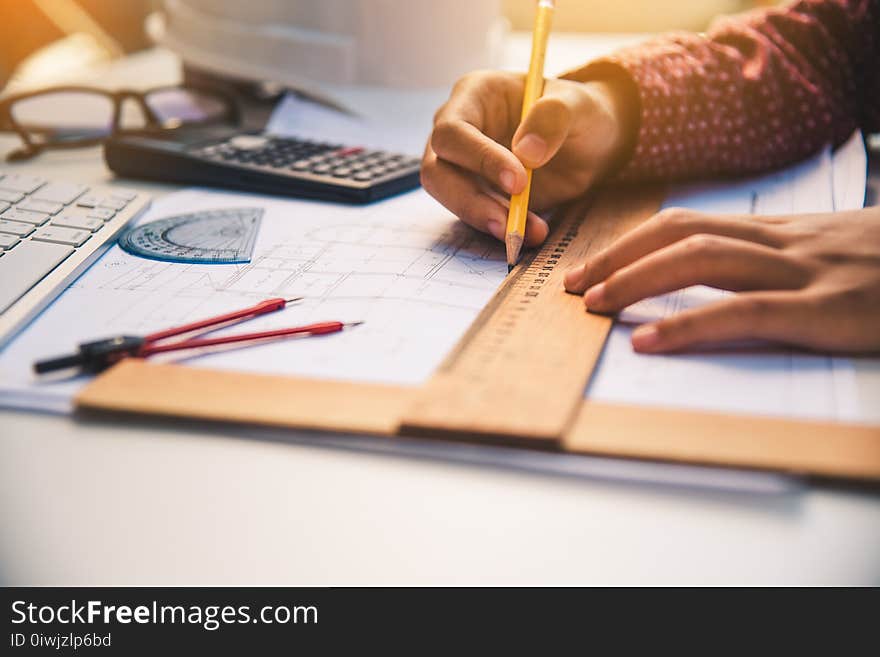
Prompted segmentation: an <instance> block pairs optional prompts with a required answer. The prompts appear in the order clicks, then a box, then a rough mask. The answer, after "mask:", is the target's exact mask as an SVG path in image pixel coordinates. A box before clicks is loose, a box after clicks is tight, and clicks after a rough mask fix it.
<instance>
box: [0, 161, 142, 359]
mask: <svg viewBox="0 0 880 657" xmlns="http://www.w3.org/2000/svg"><path fill="white" fill-rule="evenodd" d="M149 204H150V198H149V196H147V195H146V194H140V193H138V192H134V191H131V190H127V189H121V188H117V187H89V186H87V185H79V184H76V183H69V182H61V181H56V180H47V179H45V178H39V177H34V176H25V175H21V174H16V173H11V172H9V171H2V170H0V346H2V345H3V344H4V343H6V342H7V341H9V339H11V338H12V336H13V335H15V333H16V332H17V331H18V330H20V329H21V328H22V327H23V326H24V325H25V324H26V323H27V322H28V321H30V320H31V319H32V318H33V317H34V316H35V315H36V314H37V313H39V312H40V311H41V310H42V309H43V308H44V307H45V306H46V305H47V304H48V303H49V302H50V301H51V300H52V299H53V298H55V297H56V296H57V295H58V294H59V293H60V292H61V291H62V290H63V289H64V288H65V287H66V286H67V285H68V284H69V283H70V282H71V281H72V280H73V279H74V278H76V277H77V276H78V275H79V274H80V273H82V272H83V271H84V270H85V269H86V268H87V267H88V266H89V265H90V264H91V263H92V262H94V261H95V260H96V259H97V258H98V257H99V256H100V255H101V254H102V253H103V252H104V251H105V250H106V249H107V248H108V247H109V246H110V244H111V243H112V242H113V239H114V238H115V237H116V236H117V235H118V234H119V232H120V231H121V230H122V229H123V228H124V227H125V225H126V224H128V223H129V222H130V221H131V220H132V219H134V218H135V217H137V216H138V215H140V214H141V213H142V212H143V211H144V210H146V209H147V207H149Z"/></svg>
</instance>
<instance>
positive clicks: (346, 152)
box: [334, 146, 364, 157]
mask: <svg viewBox="0 0 880 657" xmlns="http://www.w3.org/2000/svg"><path fill="white" fill-rule="evenodd" d="M363 152H364V148H363V146H349V147H348V148H343V149H341V150H338V151H336V153H334V155H336V157H349V156H351V155H360V154H361V153H363Z"/></svg>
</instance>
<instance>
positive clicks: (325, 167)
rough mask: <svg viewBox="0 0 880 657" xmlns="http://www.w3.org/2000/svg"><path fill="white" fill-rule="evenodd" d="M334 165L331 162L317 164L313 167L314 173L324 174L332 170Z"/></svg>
mask: <svg viewBox="0 0 880 657" xmlns="http://www.w3.org/2000/svg"><path fill="white" fill-rule="evenodd" d="M331 168H332V167H331V166H330V165H329V164H316V165H315V166H313V167H312V173H317V174H323V173H327V172H328V171H330V169H331Z"/></svg>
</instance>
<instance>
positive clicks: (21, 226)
mask: <svg viewBox="0 0 880 657" xmlns="http://www.w3.org/2000/svg"><path fill="white" fill-rule="evenodd" d="M33 232H34V227H33V225H31V224H25V223H22V222H20V221H9V220H8V219H0V233H8V234H10V235H16V236H18V237H27V236H28V235H30V234H31V233H33Z"/></svg>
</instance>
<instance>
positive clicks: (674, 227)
mask: <svg viewBox="0 0 880 657" xmlns="http://www.w3.org/2000/svg"><path fill="white" fill-rule="evenodd" d="M698 234H707V235H720V236H724V237H732V238H736V239H739V240H746V241H749V242H755V243H757V244H763V245H765V246H768V247H778V246H781V245H782V239H781V237H780V236H779V234H778V232H777V229H776V228H774V226H772V225H770V224H767V223H764V222H761V221H756V220H755V219H754V218H753V217H749V216H745V217H740V216H732V215H731V216H724V215H718V216H715V215H706V214H703V213H700V212H694V211H692V210H686V209H684V208H668V209H666V210H663V211H662V212H659V213H657V214H656V215H654V216H653V217H651V218H650V219H648V221H646V222H645V223H643V224H642V225H641V226H639V227H638V228H636V229H634V230H632V231H630V232H629V233H627V234H626V235H624V236H623V237H621V238H620V239H619V240H617V241H616V242H615V243H614V244H612V245H611V246H609V247H608V248H606V249H603V250H602V251H601V252H600V253H598V254H597V255H595V256H593V257H591V258H589V259H588V260H587V262H586V263H584V264H583V265H581V266H580V267H575V268H574V269H571V270H569V271H568V273H567V274H566V276H565V289H566V290H568V291H569V292H573V293H575V294H581V293H583V292H584V290H586V289H587V288H589V287H590V286H592V285H595V284H596V283H598V282H600V281H603V280H605V279H606V278H608V277H609V276H610V275H611V274H612V273H614V272H615V271H617V270H618V269H620V268H621V267H625V266H626V265H629V264H630V263H633V262H635V261H636V260H638V259H639V258H642V257H644V256H645V255H647V254H649V253H652V252H653V251H657V250H658V249H662V248H663V247H665V246H668V245H670V244H673V243H675V242H678V241H679V240H683V239H685V238H686V237H690V236H691V235H698Z"/></svg>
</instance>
